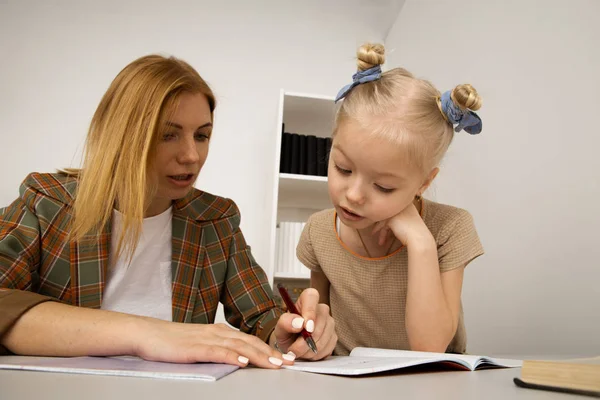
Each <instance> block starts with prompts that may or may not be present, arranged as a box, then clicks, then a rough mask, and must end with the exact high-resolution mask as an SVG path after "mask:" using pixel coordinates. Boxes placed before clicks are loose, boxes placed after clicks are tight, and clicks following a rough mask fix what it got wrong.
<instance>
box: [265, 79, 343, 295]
mask: <svg viewBox="0 0 600 400" xmlns="http://www.w3.org/2000/svg"><path fill="white" fill-rule="evenodd" d="M335 112H336V106H335V103H334V98H333V97H330V96H322V95H317V94H305V93H295V92H286V91H284V90H281V92H280V97H279V113H278V118H277V135H276V137H277V143H276V146H275V156H274V162H273V168H274V169H275V171H279V170H280V168H279V166H280V162H281V159H280V156H281V142H282V126H283V124H285V131H286V132H291V133H298V134H301V135H315V136H317V137H331V133H332V132H333V124H334V119H335ZM272 204H273V208H272V214H271V221H273V222H274V223H272V224H271V225H272V226H271V230H270V232H271V234H270V246H269V249H270V268H269V272H268V275H269V280H270V282H271V284H273V282H274V280H280V279H285V280H308V279H309V278H310V271H309V270H308V269H307V268H305V270H304V271H303V272H302V273H290V272H287V271H286V268H284V267H283V266H281V265H278V263H277V226H278V224H279V223H280V222H306V221H307V220H308V218H309V217H310V215H312V214H313V213H315V212H317V211H320V210H323V209H325V208H329V207H331V202H330V200H329V193H328V189H327V177H324V176H312V175H297V174H287V173H277V179H275V184H274V185H273V202H272ZM296 244H297V243H296ZM294 249H295V247H294ZM294 254H295V252H294ZM294 257H295V255H294ZM287 269H289V268H287ZM306 283H308V282H306Z"/></svg>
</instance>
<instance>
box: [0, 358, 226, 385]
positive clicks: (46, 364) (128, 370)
mask: <svg viewBox="0 0 600 400" xmlns="http://www.w3.org/2000/svg"><path fill="white" fill-rule="evenodd" d="M0 369H13V370H26V371H48V372H66V373H71V374H91V375H116V376H136V377H142V378H159V379H193V380H201V381H216V380H217V379H220V378H222V377H224V376H225V375H229V374H230V373H232V372H233V371H235V370H236V369H238V367H237V366H235V365H227V364H210V363H203V364H171V363H162V362H154V361H145V360H142V359H140V358H136V357H25V356H1V357H0Z"/></svg>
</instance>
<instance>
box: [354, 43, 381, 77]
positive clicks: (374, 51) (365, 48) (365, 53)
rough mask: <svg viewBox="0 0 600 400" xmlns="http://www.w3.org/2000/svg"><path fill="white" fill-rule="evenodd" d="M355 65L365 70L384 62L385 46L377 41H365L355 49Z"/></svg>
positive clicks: (360, 69)
mask: <svg viewBox="0 0 600 400" xmlns="http://www.w3.org/2000/svg"><path fill="white" fill-rule="evenodd" d="M356 58H357V62H356V66H357V68H358V70H359V71H365V70H367V69H369V68H373V67H375V66H377V65H381V64H383V63H384V62H385V47H384V46H383V45H382V44H379V43H365V44H363V45H362V46H360V47H359V49H358V50H357V51H356Z"/></svg>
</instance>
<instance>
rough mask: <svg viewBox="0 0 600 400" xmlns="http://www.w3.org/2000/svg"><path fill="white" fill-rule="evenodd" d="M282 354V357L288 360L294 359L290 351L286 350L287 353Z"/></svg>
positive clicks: (294, 356)
mask: <svg viewBox="0 0 600 400" xmlns="http://www.w3.org/2000/svg"><path fill="white" fill-rule="evenodd" d="M282 356H283V358H284V359H286V360H288V361H294V360H295V359H296V355H295V354H294V353H292V352H291V351H288V353H287V354H283V355H282Z"/></svg>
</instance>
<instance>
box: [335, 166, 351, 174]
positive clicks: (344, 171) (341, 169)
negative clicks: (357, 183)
mask: <svg viewBox="0 0 600 400" xmlns="http://www.w3.org/2000/svg"><path fill="white" fill-rule="evenodd" d="M334 165H335V169H337V170H338V172H339V173H340V174H342V175H350V174H351V173H352V171H350V170H349V169H344V168H341V167H340V166H338V165H337V164H334Z"/></svg>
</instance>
